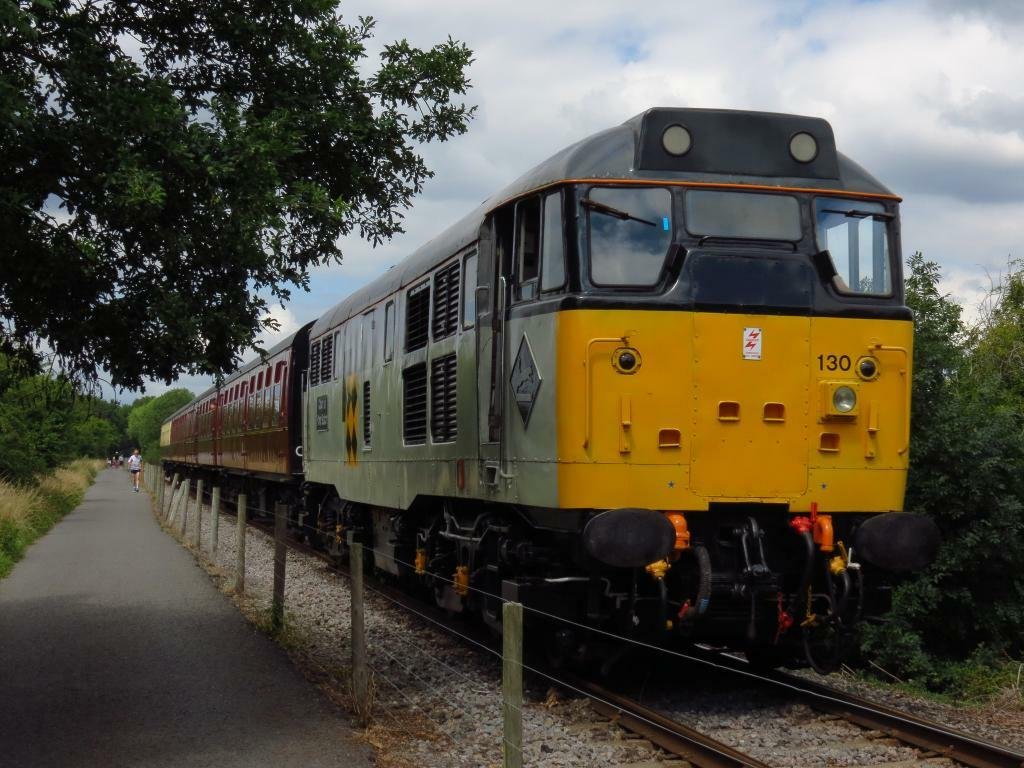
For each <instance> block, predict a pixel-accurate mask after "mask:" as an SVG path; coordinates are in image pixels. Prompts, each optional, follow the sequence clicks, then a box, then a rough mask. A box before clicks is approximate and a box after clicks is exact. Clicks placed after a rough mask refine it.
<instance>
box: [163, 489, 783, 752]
mask: <svg viewBox="0 0 1024 768" xmlns="http://www.w3.org/2000/svg"><path fill="white" fill-rule="evenodd" d="M150 474H151V475H152V477H151V478H150V480H149V481H147V486H146V487H147V489H148V490H149V491H150V492H151V493H152V494H153V496H154V501H156V502H159V505H158V514H159V517H160V519H161V521H162V522H163V523H164V524H165V525H166V526H167V527H168V528H169V529H170V530H171V531H172V532H173V533H175V534H176V535H178V536H179V537H180V538H181V540H182V543H184V544H186V545H187V546H191V548H192V549H193V550H194V551H195V552H196V554H197V556H205V555H209V557H210V558H211V559H212V562H213V564H214V565H217V564H218V563H219V560H218V553H217V550H216V548H214V547H213V546H212V544H213V543H214V542H213V540H212V528H213V520H212V519H213V518H214V517H216V515H213V514H210V518H211V524H210V528H211V531H210V534H211V535H208V537H207V539H208V544H209V545H210V546H208V548H207V552H206V553H204V552H203V550H202V543H203V542H202V527H203V526H202V519H203V515H204V513H203V508H204V507H205V506H206V503H205V499H204V498H202V497H201V498H199V499H197V500H196V502H195V503H194V504H191V503H190V494H191V492H192V490H193V484H192V481H191V480H190V479H189V478H187V477H179V476H177V475H175V477H174V478H173V479H172V482H171V483H170V484H167V483H166V481H164V482H158V481H157V479H156V475H157V474H158V473H150ZM159 474H160V476H161V478H163V475H162V473H159ZM195 490H197V491H198V490H202V492H203V496H205V495H206V492H210V494H211V497H212V495H213V494H214V493H217V494H218V495H219V490H220V489H219V488H215V487H211V488H205V489H201V488H196V489H195ZM168 496H169V498H168ZM237 501H238V502H239V503H240V506H239V509H238V510H237V514H236V518H235V519H236V525H237V530H238V531H239V535H238V537H237V540H236V542H235V546H236V548H237V547H241V548H242V550H243V552H244V549H245V548H246V547H247V543H246V541H247V536H246V535H243V534H247V533H248V531H249V530H250V529H252V532H253V535H254V536H256V537H259V536H265V537H266V543H268V544H269V545H271V546H276V547H283V548H284V549H286V550H290V551H291V552H293V553H294V554H296V555H301V556H305V557H312V555H311V553H310V552H309V551H308V550H306V549H304V548H302V547H301V546H299V545H298V544H297V542H295V541H292V540H289V539H287V538H285V536H284V535H283V534H284V525H280V526H275V528H276V529H277V530H276V531H275V533H276V534H277V535H271V534H269V533H266V532H265V531H262V530H261V529H260V528H258V527H255V526H251V525H249V520H248V519H247V515H248V513H250V512H251V513H255V514H258V515H261V516H267V517H270V518H272V519H274V520H275V523H276V522H277V521H283V520H284V517H285V515H286V514H287V508H286V507H283V506H282V507H278V508H277V509H273V510H267V509H262V508H259V507H256V506H253V507H247V506H246V504H247V498H246V497H245V496H244V495H241V496H240V498H239V499H238V500H237ZM211 502H212V498H211ZM211 506H212V504H211ZM287 522H288V525H290V526H291V528H292V529H293V530H294V529H296V528H298V529H299V530H304V531H305V532H307V533H308V534H310V535H311V536H312V535H322V534H323V533H324V532H323V531H321V530H320V529H317V528H316V527H314V526H311V525H309V524H306V523H298V522H297V521H294V520H290V521H287ZM243 526H244V527H243ZM190 527H191V528H192V530H191V534H192V535H191V537H189V536H188V533H189V532H190V531H189V530H188V529H189V528H190ZM349 550H350V552H351V553H356V552H358V553H359V555H358V558H353V559H357V560H358V561H359V563H360V565H361V561H362V553H364V552H365V553H369V554H372V555H373V556H374V558H375V559H376V560H375V561H376V562H381V560H384V561H387V560H390V561H391V562H393V563H395V564H396V565H398V566H401V567H403V568H407V569H410V571H411V572H416V570H417V568H416V565H415V564H414V563H409V562H406V561H404V560H402V559H401V558H398V557H396V556H395V555H394V553H393V552H390V551H383V550H380V549H376V548H374V547H372V546H369V545H366V544H362V545H360V544H358V543H356V542H350V543H349ZM222 554H228V553H222ZM235 554H236V555H237V559H236V567H235V570H236V572H235V573H234V574H233V576H234V588H235V591H236V592H241V591H242V590H243V585H244V584H245V583H246V575H245V573H244V569H245V567H246V566H245V562H246V561H245V558H244V555H242V554H240V553H238V552H237V551H236V553H235ZM377 558H379V559H377ZM317 563H318V564H320V565H321V566H322V567H323V568H325V569H326V570H327V571H329V572H330V573H332V574H334V575H336V576H338V577H340V579H342V581H343V582H344V583H345V584H346V585H347V587H348V591H349V593H350V595H351V596H352V602H353V604H352V606H351V607H350V609H349V613H350V619H351V616H352V615H354V614H355V613H356V612H357V607H356V603H357V601H358V602H360V603H361V602H362V601H363V597H362V594H358V595H356V594H354V593H355V590H354V589H353V581H355V580H354V579H353V574H352V573H351V572H350V571H349V570H345V569H343V568H339V567H338V566H337V565H335V564H333V563H331V562H326V561H324V560H319V559H318V560H317ZM239 568H241V569H242V572H238V569H239ZM274 571H275V576H277V578H278V579H279V580H280V583H275V584H274V586H273V594H274V595H280V597H281V600H280V603H277V602H275V600H274V599H272V601H271V607H270V610H271V612H272V613H274V612H276V611H280V612H281V615H280V616H279V618H278V619H277V622H280V621H282V620H283V619H284V617H285V615H286V609H287V605H285V603H284V600H283V598H284V596H285V589H284V581H285V578H286V577H285V575H284V569H283V568H282V569H280V573H278V569H274ZM431 576H432V577H433V579H435V580H436V581H437V582H439V583H441V584H443V585H446V586H449V587H452V588H453V589H455V588H456V587H458V588H460V589H464V590H466V591H467V592H471V593H474V594H477V595H479V596H481V597H484V598H487V599H488V600H492V601H495V604H496V605H499V606H501V607H502V611H503V612H506V611H508V610H510V609H511V611H512V612H513V614H515V613H516V612H518V615H519V619H518V621H512V622H508V621H507V614H506V621H505V622H504V623H505V627H504V632H503V642H504V647H503V649H502V650H501V651H498V650H496V649H495V648H494V647H492V646H491V645H489V644H488V643H486V642H482V641H481V640H480V639H478V638H476V637H473V636H471V634H470V633H469V632H462V631H459V629H456V628H455V627H453V626H452V625H451V624H450V623H449V622H446V621H442V620H440V619H438V618H435V617H434V616H431V615H430V612H428V610H420V609H418V608H417V607H415V606H414V605H410V604H409V603H408V602H407V601H405V600H401V601H400V600H398V599H396V598H395V597H392V596H391V595H389V594H388V593H387V592H386V591H384V590H381V589H377V588H375V587H374V586H372V585H370V584H361V585H359V586H360V587H361V588H360V589H359V590H358V591H359V592H360V593H361V592H362V591H364V590H365V592H366V593H368V594H369V595H370V596H372V598H373V599H374V600H377V601H380V603H381V604H382V605H384V604H389V605H393V606H396V607H398V608H399V609H400V610H401V611H402V612H404V613H406V614H411V615H413V616H415V617H416V618H417V620H419V621H422V622H424V623H425V624H426V625H428V626H429V627H431V628H433V629H434V630H436V631H438V632H440V633H442V634H443V635H444V636H447V637H450V638H453V639H455V640H457V641H458V642H459V643H466V644H469V645H471V646H473V647H474V648H476V649H478V650H479V651H482V652H483V654H484V656H485V658H488V659H491V660H492V663H496V662H498V661H500V662H502V674H501V691H500V697H499V692H498V691H495V690H493V689H486V690H484V691H481V692H480V695H479V696H478V697H477V700H478V701H480V700H481V699H483V700H486V704H483V703H480V704H478V705H477V707H475V711H467V710H466V709H465V708H464V707H462V706H461V705H460V704H458V703H457V702H453V701H452V700H451V697H450V696H449V695H447V694H446V693H445V692H444V691H442V690H438V686H437V681H436V679H435V678H436V675H432V674H428V673H426V672H425V671H424V670H426V669H428V668H429V669H432V670H434V671H435V672H436V670H443V673H444V675H446V676H448V677H450V678H453V679H457V680H458V682H459V684H462V685H465V686H467V687H476V688H479V687H480V679H479V677H474V676H473V675H472V674H470V673H468V672H466V671H463V670H460V669H458V668H456V667H455V666H453V664H452V663H450V661H449V660H446V659H444V658H442V657H441V656H440V655H439V654H437V653H432V652H431V650H430V649H429V648H428V647H426V646H425V644H424V643H411V642H410V643H406V644H404V645H403V646H402V651H401V653H400V654H399V653H398V652H397V651H394V650H389V642H390V643H391V644H392V647H393V645H394V643H395V639H394V636H393V633H390V632H388V629H387V627H385V628H384V631H380V630H379V629H378V628H377V626H376V622H372V623H373V624H374V626H372V627H371V629H369V630H367V631H366V635H367V637H366V638H365V639H364V646H365V647H367V648H368V649H369V654H368V658H364V659H359V658H356V657H355V655H354V654H353V657H352V658H351V659H350V660H349V666H348V668H346V669H344V670H343V672H344V673H346V674H347V677H348V685H347V688H348V690H347V692H345V693H347V701H346V702H345V703H346V704H347V706H348V707H349V708H350V709H351V710H352V711H353V712H354V713H356V715H357V716H361V715H362V714H365V716H366V719H365V721H364V724H366V725H368V727H369V729H370V731H372V730H373V728H374V727H375V726H382V724H383V722H385V721H386V722H387V723H388V724H389V726H392V727H394V728H395V729H397V730H398V731H400V732H401V733H402V734H403V735H405V736H407V737H409V738H410V739H411V740H412V741H413V742H414V743H421V744H422V743H427V744H432V743H439V742H440V743H444V744H447V745H448V746H449V747H450V748H451V749H453V750H459V749H470V747H471V745H469V744H467V743H466V740H467V734H468V733H469V732H468V731H467V729H466V727H465V725H464V723H465V722H467V720H466V718H467V717H468V718H470V722H478V723H484V722H485V721H487V720H488V718H490V719H491V720H492V721H493V722H492V723H491V724H493V723H498V722H500V733H495V734H494V741H495V742H496V743H495V746H494V751H495V752H496V753H497V752H500V759H501V763H502V765H503V766H504V768H521V766H523V765H524V764H525V763H526V762H527V757H529V756H530V755H531V754H532V753H536V754H535V755H534V760H533V762H541V761H542V760H543V757H542V756H541V754H540V753H539V751H537V750H531V749H530V746H531V745H530V740H529V739H528V738H524V735H523V719H524V715H526V714H529V711H530V710H529V708H527V707H524V698H523V674H524V673H529V674H530V675H532V676H534V678H535V679H537V680H542V681H545V683H547V684H551V685H552V686H557V687H559V688H562V689H564V690H567V691H571V692H573V693H574V694H576V695H578V696H581V697H585V698H587V699H591V700H593V701H596V702H599V703H601V704H604V705H605V706H606V707H610V708H613V709H615V708H618V705H616V704H615V703H613V702H610V701H608V700H606V699H603V698H601V697H599V696H596V695H594V694H593V693H591V692H589V691H586V690H584V689H582V688H580V687H579V686H577V685H574V684H573V683H572V682H570V681H569V680H566V679H565V678H564V677H560V676H558V675H557V674H553V673H552V672H551V671H549V670H546V669H542V668H540V667H538V666H536V665H534V664H528V663H526V662H524V661H523V655H522V648H523V631H522V626H523V622H522V614H523V613H527V614H532V615H535V616H538V617H542V618H544V619H546V620H547V621H549V622H557V623H560V624H563V625H565V626H567V627H572V628H573V629H575V630H577V631H582V632H586V633H591V634H594V635H597V636H602V637H605V638H607V639H610V640H614V641H615V642H618V643H625V644H630V645H633V646H636V647H639V648H643V649H645V650H650V651H655V652H657V653H662V654H668V655H670V656H672V657H676V658H679V659H682V660H685V661H687V662H692V663H696V664H700V665H705V666H708V667H711V668H718V669H721V670H723V671H728V672H729V674H733V675H735V674H737V670H736V669H735V668H733V667H726V666H725V665H721V664H717V663H716V662H714V661H712V660H710V659H707V658H703V657H701V656H697V655H693V654H687V653H685V652H682V651H678V650H676V649H672V648H665V647H662V646H657V645H653V644H651V643H648V642H645V641H642V640H638V639H636V638H631V637H627V636H624V635H619V634H616V633H613V632H609V631H607V630H605V629H601V628H599V627H594V626H590V625H586V624H583V623H581V622H577V621H574V620H572V619H569V618H567V617H564V616H559V615H557V614H553V613H550V612H548V611H544V610H542V609H539V608H537V607H534V606H530V605H522V604H520V603H518V602H514V601H511V600H508V599H506V598H504V597H503V596H502V595H499V594H495V593H493V592H490V591H488V590H485V589H481V588H480V587H478V586H474V585H471V584H465V583H462V584H457V583H456V581H455V579H454V578H447V577H445V576H442V575H439V574H436V573H432V574H431ZM359 581H362V579H360V580H359ZM275 582H276V580H275ZM250 597H251V595H250ZM358 610H359V611H361V610H362V608H361V607H360V608H358ZM271 623H272V626H275V625H276V626H278V627H279V626H280V623H276V624H275V621H274V619H273V617H272V621H271ZM509 629H513V632H512V633H511V634H510V632H509ZM366 639H369V640H371V642H370V643H369V645H366V644H365V640H366ZM348 640H349V647H350V648H354V647H355V646H356V645H357V644H358V643H357V642H356V641H355V640H354V638H353V637H352V627H351V626H350V628H349V638H348ZM303 660H304V662H305V663H306V664H308V665H309V666H311V667H313V668H314V669H315V670H316V672H317V673H318V675H319V676H321V677H323V678H324V679H329V680H334V681H335V682H337V681H336V678H337V677H338V674H337V671H334V672H332V670H330V669H328V668H327V667H326V666H324V665H323V664H322V663H321V662H320V661H319V660H317V659H316V658H314V657H312V656H308V655H306V656H303ZM361 665H364V669H363V670H362V672H363V673H364V674H366V676H367V679H368V681H369V686H368V690H367V691H366V692H365V693H364V694H362V696H365V700H362V701H360V700H359V698H360V694H359V693H358V692H357V691H355V690H353V685H352V682H353V680H354V679H355V678H356V677H357V676H358V675H359V674H360V666H361ZM492 674H493V673H492ZM739 674H744V673H743V672H742V671H740V672H739ZM749 676H750V677H751V678H754V679H756V680H758V682H763V679H762V678H761V677H760V676H758V675H756V674H753V673H750V675H749ZM782 685H784V684H782ZM342 698H343V699H344V698H345V696H343V697H342ZM490 699H493V701H492V700H490ZM410 713H415V714H416V715H417V717H415V718H413V719H410ZM495 714H497V717H494V715H495ZM632 717H634V718H636V719H638V720H641V721H643V722H645V724H646V725H648V726H650V727H651V728H654V729H660V730H662V731H664V732H665V733H666V734H668V735H672V734H673V732H672V731H671V730H670V729H668V728H666V727H665V726H664V725H662V724H661V723H659V722H656V721H654V720H650V719H647V718H645V717H643V716H642V715H637V714H633V715H632ZM481 727H483V726H481ZM370 731H368V732H370ZM371 741H372V739H371ZM381 746H383V747H392V746H396V745H394V744H392V743H391V742H390V741H388V740H387V739H382V740H381ZM491 763H493V759H492V760H491ZM453 764H454V762H453Z"/></svg>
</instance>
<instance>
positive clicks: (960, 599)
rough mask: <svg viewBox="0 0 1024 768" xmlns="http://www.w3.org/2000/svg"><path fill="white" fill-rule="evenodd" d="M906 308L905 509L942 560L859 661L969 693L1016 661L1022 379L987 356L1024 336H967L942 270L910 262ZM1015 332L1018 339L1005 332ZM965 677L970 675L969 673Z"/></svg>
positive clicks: (972, 332)
mask: <svg viewBox="0 0 1024 768" xmlns="http://www.w3.org/2000/svg"><path fill="white" fill-rule="evenodd" d="M909 267H910V276H909V277H908V280H907V303H908V304H909V305H910V306H911V308H913V309H914V312H915V321H916V329H915V349H914V382H913V383H914V403H913V410H912V414H913V423H912V426H913V434H912V440H911V462H910V473H909V476H908V485H907V499H906V507H907V509H908V510H909V511H912V512H919V513H923V514H927V515H929V516H931V517H932V518H933V519H934V520H935V521H936V523H937V524H938V525H939V528H940V529H941V531H942V534H943V544H942V547H941V549H940V551H939V555H938V558H937V559H936V561H935V563H933V564H932V565H931V566H930V567H929V568H928V569H926V570H925V571H924V572H923V573H920V574H917V575H916V576H915V577H913V578H912V579H910V580H908V581H906V582H905V583H903V584H901V585H900V586H899V587H898V588H897V589H896V591H895V594H894V601H893V611H892V613H891V615H890V621H889V622H888V623H887V624H885V625H882V626H879V627H870V628H868V629H867V630H866V632H865V637H864V646H863V647H864V651H865V652H866V654H867V655H868V657H869V658H871V659H872V660H873V661H875V662H876V663H877V664H879V665H880V666H882V667H883V668H885V669H886V670H888V671H890V672H892V673H893V674H896V675H897V676H899V677H901V678H904V679H910V680H913V681H915V682H918V683H920V684H922V685H924V686H925V687H927V688H930V689H932V690H941V691H947V692H955V691H958V690H959V691H966V690H968V689H970V690H975V689H976V688H979V687H984V686H983V685H980V684H979V685H975V684H974V683H971V682H970V680H971V679H982V678H986V676H987V675H988V674H989V673H988V672H986V671H985V670H989V671H991V670H993V669H996V668H997V666H994V665H993V664H992V663H991V662H990V661H985V660H986V659H989V660H990V659H993V658H1002V659H1006V658H1008V657H1009V656H1019V655H1020V654H1021V653H1022V652H1024V638H1022V634H1021V631H1020V627H1022V626H1024V415H1022V411H1021V408H1020V405H1021V397H1020V395H1019V392H1018V391H1015V390H1019V388H1020V386H1021V385H1020V380H1019V378H1016V379H1015V378H1013V377H1007V376H1006V375H1005V367H1004V366H1003V365H1001V364H998V356H997V355H993V354H992V353H991V348H992V347H993V345H994V342H996V341H998V343H999V346H1000V348H1003V349H1005V348H1008V347H1011V346H1012V345H1013V344H1014V343H1015V338H1016V341H1024V333H1021V332H1020V328H1024V325H1021V324H1019V323H1017V324H1016V325H1014V323H1016V322H1017V321H1016V320H1015V319H1013V318H1011V320H1012V322H1005V321H1006V318H1007V310H1008V309H1009V308H1007V307H1005V306H1004V305H1003V304H1002V303H1001V302H999V301H997V302H996V305H995V309H996V311H994V312H992V313H991V314H990V318H995V319H996V321H997V322H995V323H989V324H987V325H982V326H979V327H978V328H973V329H966V328H965V327H964V325H963V324H962V322H961V319H960V308H959V307H958V306H957V305H956V304H955V303H954V302H953V301H952V300H951V299H950V298H949V297H948V296H943V295H941V294H940V293H939V290H938V281H939V277H940V272H939V268H938V265H936V264H934V263H932V262H926V261H925V260H924V259H923V257H922V256H921V255H920V254H915V255H914V256H913V257H911V259H910V262H909ZM1014 327H1016V328H1017V333H1018V337H1014V335H1013V329H1014ZM967 670H973V672H971V673H970V674H968V673H967Z"/></svg>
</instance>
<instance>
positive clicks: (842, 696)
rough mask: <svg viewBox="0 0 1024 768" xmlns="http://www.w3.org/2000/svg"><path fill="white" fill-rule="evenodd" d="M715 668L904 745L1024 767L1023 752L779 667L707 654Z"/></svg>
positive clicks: (1004, 767) (982, 766)
mask: <svg viewBox="0 0 1024 768" xmlns="http://www.w3.org/2000/svg"><path fill="white" fill-rule="evenodd" d="M708 659H709V660H711V659H713V660H714V663H715V664H716V666H718V667H719V668H725V669H728V670H732V671H735V672H736V673H738V674H742V675H743V676H744V677H747V678H752V679H754V680H759V681H761V682H762V683H763V684H764V685H771V686H772V687H774V688H782V689H785V691H786V692H787V693H795V694H796V695H798V696H799V697H800V698H801V699H802V700H803V702H804V703H805V704H807V705H808V706H809V707H812V708H814V709H817V710H819V711H822V712H827V713H828V714H831V715H835V716H837V717H840V718H842V719H844V720H847V721H849V722H851V723H854V724H855V725H859V726H861V727H862V728H868V729H871V730H876V731H881V732H882V733H884V734H886V735H887V736H890V737H891V738H894V739H897V740H898V741H902V742H903V743H905V744H909V745H911V746H914V747H917V748H918V749H922V750H924V751H925V752H926V753H933V754H934V756H938V757H947V758H950V759H951V760H955V761H956V762H958V763H961V764H963V765H967V766H970V768H1024V752H1018V751H1016V750H1014V749H1011V748H1010V747H1006V746H1003V745H1001V744H995V743H993V742H991V741H987V740H986V739H981V738H978V737H977V736H972V735H971V734H969V733H964V732H963V731H959V730H956V729H955V728H950V727H948V726H945V725H941V724H939V723H936V722H933V721H931V720H928V719H926V718H923V717H919V716H917V715H914V714H911V713H909V712H904V711H902V710H899V709H896V708H894V707H890V706H889V705H887V704H882V703H880V702H877V701H872V700H870V699H867V698H864V697H863V696H858V695H857V694H853V693H848V692H846V691H842V690H839V689H837V688H833V687H832V686H830V685H826V684H824V683H819V682H816V681H814V680H808V679H807V678H805V677H801V676H799V675H794V674H790V673H788V672H782V671H779V670H771V671H759V670H754V669H753V668H751V667H750V665H749V664H748V663H747V662H745V661H743V660H741V659H738V658H736V657H734V656H730V655H728V654H722V653H714V652H711V653H709V654H708Z"/></svg>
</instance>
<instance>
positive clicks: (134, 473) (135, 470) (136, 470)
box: [131, 469, 141, 475]
mask: <svg viewBox="0 0 1024 768" xmlns="http://www.w3.org/2000/svg"><path fill="white" fill-rule="evenodd" d="M140 471H141V470H138V469H133V470H131V473H132V474H133V475H136V474H138V473H139V472H140Z"/></svg>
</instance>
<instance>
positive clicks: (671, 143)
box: [661, 125, 693, 157]
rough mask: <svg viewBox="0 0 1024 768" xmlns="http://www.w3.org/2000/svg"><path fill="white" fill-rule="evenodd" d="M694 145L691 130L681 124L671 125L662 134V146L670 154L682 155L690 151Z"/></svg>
mask: <svg viewBox="0 0 1024 768" xmlns="http://www.w3.org/2000/svg"><path fill="white" fill-rule="evenodd" d="M692 145H693V140H692V139H691V138H690V132H689V131H688V130H686V129H685V128H683V126H681V125H670V126H669V127H668V128H666V129H665V131H664V133H662V134H661V146H662V147H664V148H665V151H666V152H668V153H669V154H670V155H675V156H676V157H682V156H683V155H685V154H686V153H687V152H689V151H690V147H691V146H692Z"/></svg>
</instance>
